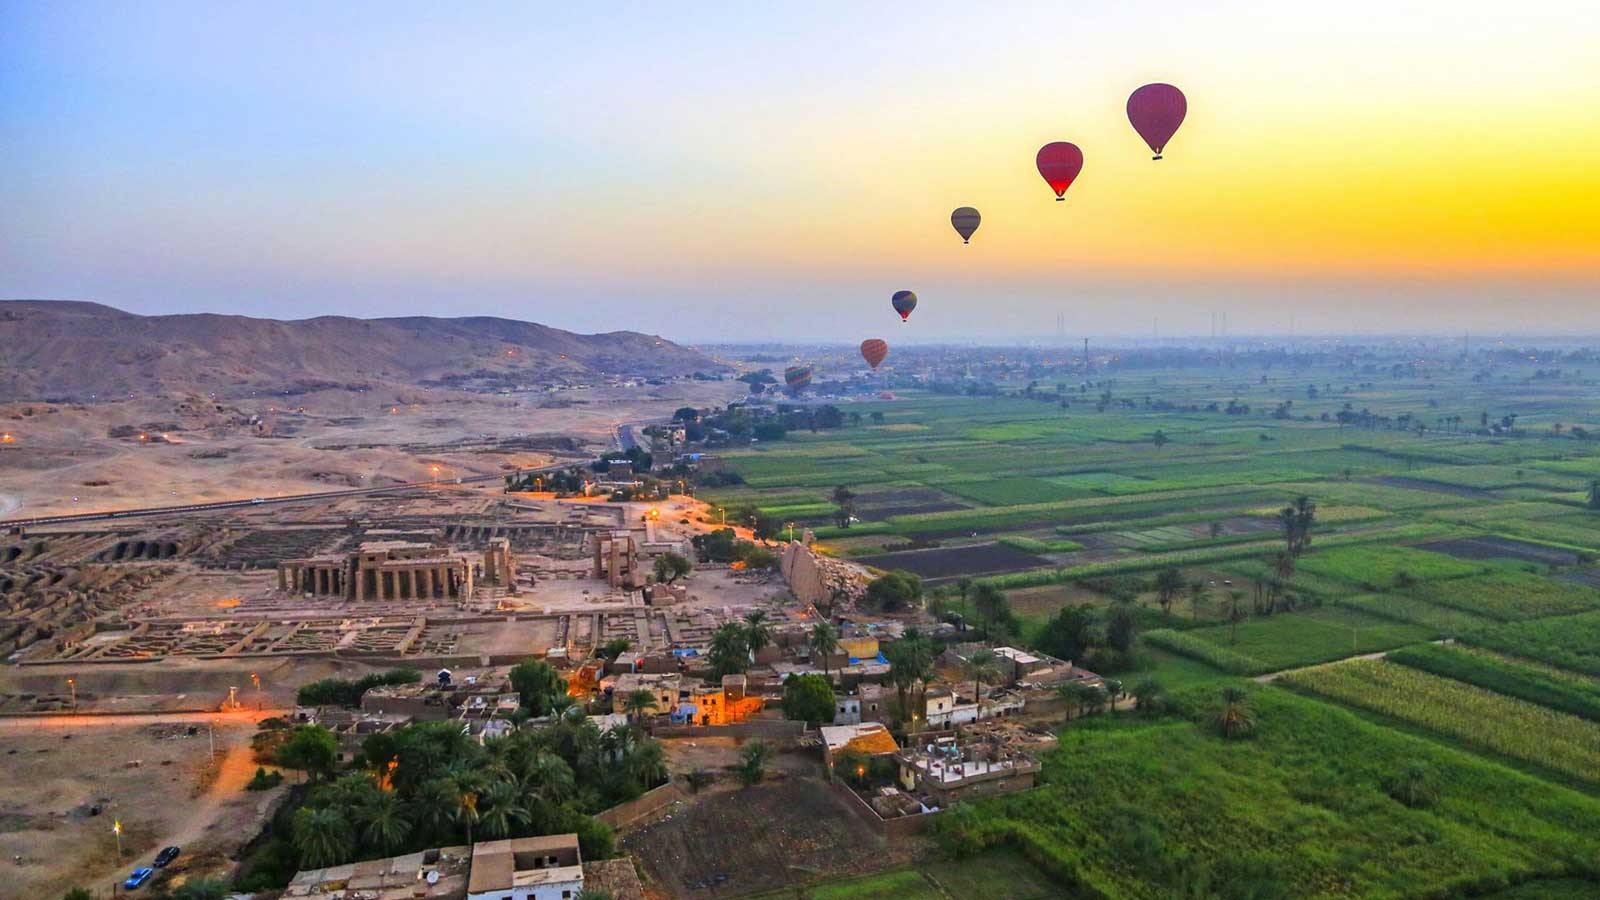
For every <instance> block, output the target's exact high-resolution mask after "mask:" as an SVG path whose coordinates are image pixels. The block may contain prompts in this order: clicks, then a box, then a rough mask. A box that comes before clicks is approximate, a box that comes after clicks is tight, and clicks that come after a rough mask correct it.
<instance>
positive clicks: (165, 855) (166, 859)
mask: <svg viewBox="0 0 1600 900" xmlns="http://www.w3.org/2000/svg"><path fill="white" fill-rule="evenodd" d="M180 852H181V851H180V850H179V849H178V848H177V847H163V848H161V852H160V853H157V854H156V868H158V869H162V868H165V867H166V865H167V863H170V862H172V861H173V860H175V859H177V858H178V854H179V853H180Z"/></svg>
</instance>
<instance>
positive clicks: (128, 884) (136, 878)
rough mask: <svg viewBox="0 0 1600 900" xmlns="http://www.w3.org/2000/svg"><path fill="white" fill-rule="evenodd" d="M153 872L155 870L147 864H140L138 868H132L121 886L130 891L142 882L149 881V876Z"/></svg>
mask: <svg viewBox="0 0 1600 900" xmlns="http://www.w3.org/2000/svg"><path fill="white" fill-rule="evenodd" d="M155 873H156V870H155V869H152V868H150V867H149V866H140V867H139V868H137V869H134V870H133V874H132V875H129V876H128V880H127V881H124V882H123V883H122V886H123V887H125V888H127V889H128V890H130V891H131V890H133V889H134V888H136V887H138V886H139V885H141V884H144V883H145V882H146V881H149V880H150V876H151V875H154V874H155Z"/></svg>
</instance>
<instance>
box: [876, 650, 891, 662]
mask: <svg viewBox="0 0 1600 900" xmlns="http://www.w3.org/2000/svg"><path fill="white" fill-rule="evenodd" d="M878 662H881V663H883V664H884V665H888V664H889V660H887V659H885V658H884V656H883V651H882V650H879V651H878Z"/></svg>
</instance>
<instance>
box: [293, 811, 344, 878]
mask: <svg viewBox="0 0 1600 900" xmlns="http://www.w3.org/2000/svg"><path fill="white" fill-rule="evenodd" d="M293 821H294V827H293V833H294V849H295V852H297V853H299V854H300V865H301V866H303V867H304V868H307V869H321V868H324V867H326V866H336V865H339V864H340V863H342V862H344V861H345V860H347V859H349V858H350V850H351V846H350V823H349V821H347V820H346V819H345V817H344V814H343V813H341V812H339V811H338V810H337V809H332V808H323V809H313V808H311V807H309V806H303V807H301V808H300V809H298V810H296V811H295V814H294V820H293Z"/></svg>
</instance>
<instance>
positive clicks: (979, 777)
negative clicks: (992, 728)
mask: <svg viewBox="0 0 1600 900" xmlns="http://www.w3.org/2000/svg"><path fill="white" fill-rule="evenodd" d="M895 762H896V763H898V764H899V767H900V773H899V782H900V787H901V788H902V789H904V790H905V791H907V792H911V793H919V794H921V795H923V796H924V798H925V799H924V801H923V802H924V803H925V804H927V805H929V806H938V807H945V806H948V805H949V804H950V803H951V802H953V801H956V800H960V799H964V798H967V797H973V796H987V795H992V794H1009V793H1012V792H1015V791H1025V790H1027V789H1029V788H1031V787H1033V785H1034V780H1035V778H1036V777H1037V776H1038V773H1039V770H1040V765H1039V762H1038V761H1037V760H1036V759H1034V758H1033V756H1031V755H1029V754H1027V753H1024V752H1022V751H1021V750H1019V749H1017V748H1015V747H1013V746H1011V745H1010V743H1009V742H1008V741H1006V740H1005V739H1004V738H1002V737H1000V736H997V735H992V734H977V735H958V734H957V733H955V732H945V733H924V734H919V735H916V737H915V743H914V744H913V745H911V746H908V747H906V748H905V749H903V750H900V751H898V752H897V753H896V754H895Z"/></svg>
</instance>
